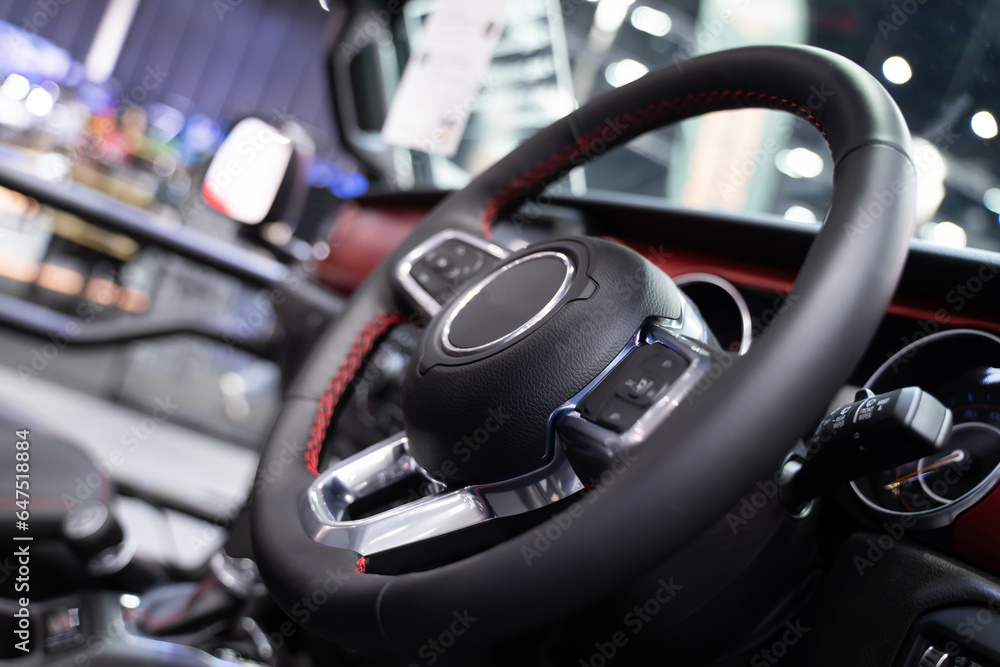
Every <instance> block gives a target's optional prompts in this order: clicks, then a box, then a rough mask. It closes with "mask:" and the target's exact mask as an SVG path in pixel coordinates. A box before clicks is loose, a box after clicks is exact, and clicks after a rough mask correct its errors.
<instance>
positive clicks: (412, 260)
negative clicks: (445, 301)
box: [396, 229, 510, 317]
mask: <svg viewBox="0 0 1000 667" xmlns="http://www.w3.org/2000/svg"><path fill="white" fill-rule="evenodd" d="M452 239H455V240H458V241H462V242H463V243H468V244H469V245H471V246H474V247H476V248H479V249H480V250H483V251H485V252H488V253H489V254H491V255H493V256H494V257H496V258H497V259H506V258H507V257H508V256H509V255H510V251H508V250H507V249H506V248H502V247H501V246H499V245H497V244H496V243H490V242H489V241H487V240H486V239H484V238H482V237H481V236H474V235H472V234H469V233H468V232H463V231H461V230H458V229H446V230H444V231H442V232H438V233H437V234H434V235H432V236H430V237H428V238H427V239H425V240H424V242H423V243H421V244H420V245H418V246H417V247H416V248H414V249H413V250H411V251H410V252H408V253H406V256H405V257H403V259H402V260H401V261H400V262H399V264H398V265H396V280H397V281H398V282H399V284H400V285H401V286H402V287H403V289H404V290H406V292H407V294H409V295H410V297H412V298H413V300H414V301H415V302H416V303H417V305H418V306H419V307H420V308H421V310H423V311H424V312H425V313H426V314H427V315H430V316H431V317H434V316H435V315H437V314H438V312H440V310H441V308H442V305H441V304H440V303H438V302H437V300H435V299H434V297H432V296H431V295H430V294H428V293H427V292H426V291H425V290H424V288H422V287H421V286H420V284H419V283H417V281H416V280H415V279H414V278H413V276H412V275H411V274H410V270H411V269H412V268H413V267H414V265H415V264H416V263H417V262H418V261H420V258H421V257H423V256H424V255H426V254H427V253H428V252H430V251H431V250H433V249H434V248H437V247H438V246H440V245H442V244H443V243H445V242H446V241H450V240H452Z"/></svg>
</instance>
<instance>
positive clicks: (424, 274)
mask: <svg viewBox="0 0 1000 667" xmlns="http://www.w3.org/2000/svg"><path fill="white" fill-rule="evenodd" d="M508 254H509V253H508V252H507V251H506V250H505V249H503V248H501V247H500V246H498V245H496V244H495V243H490V242H489V241H486V240H484V239H482V238H479V237H477V236H473V235H471V234H467V233H465V232H460V231H457V230H446V231H444V232H440V233H438V234H435V235H434V236H432V237H430V238H429V239H427V240H426V241H424V242H423V243H421V244H420V245H419V246H417V247H416V248H415V249H414V250H413V251H411V252H410V253H409V254H408V255H407V256H406V257H405V258H404V259H403V261H402V262H400V264H399V266H398V267H397V269H396V279H397V280H398V282H399V283H400V285H401V286H402V287H403V289H405V290H406V291H407V292H408V293H409V294H410V296H412V297H413V299H414V301H416V302H417V304H418V305H419V306H420V307H421V308H423V309H424V311H426V312H427V314H429V315H436V314H437V313H438V311H439V310H441V306H442V305H444V304H445V303H447V302H448V301H450V300H451V299H452V297H454V296H455V295H456V294H457V293H458V292H460V291H461V290H462V289H463V288H464V287H466V286H467V285H469V284H471V282H472V281H473V280H474V279H475V278H479V277H482V276H485V275H486V274H487V273H488V272H489V271H491V270H492V269H493V268H495V267H496V266H497V265H498V264H499V263H500V262H501V260H503V259H504V258H505V257H507V255H508Z"/></svg>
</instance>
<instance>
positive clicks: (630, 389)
mask: <svg viewBox="0 0 1000 667" xmlns="http://www.w3.org/2000/svg"><path fill="white" fill-rule="evenodd" d="M687 368H688V362H687V360H685V359H684V357H682V356H681V355H680V354H678V353H677V352H675V351H673V350H671V349H670V348H669V347H667V346H666V345H660V344H655V343H654V344H651V345H643V346H642V347H640V348H638V349H637V350H636V351H635V352H633V353H632V354H630V355H628V356H627V357H625V359H624V360H622V362H621V363H620V364H619V365H618V367H617V368H615V369H614V370H613V371H611V372H610V373H609V374H608V375H607V377H605V378H604V380H602V381H601V383H600V384H599V385H597V387H595V388H594V390H593V391H592V392H590V394H589V395H588V396H587V398H586V399H584V401H583V403H582V404H581V410H580V412H581V414H582V415H583V417H584V419H589V420H590V421H595V422H597V423H598V424H600V425H601V426H606V427H608V428H612V429H615V430H617V431H618V432H621V431H623V430H624V429H622V428H619V426H620V425H621V423H622V421H621V420H622V419H623V417H622V418H619V419H617V420H614V419H611V418H610V414H608V406H610V405H611V404H612V403H615V401H617V402H620V403H624V404H627V405H629V406H630V407H631V408H633V409H632V410H629V411H628V413H629V414H631V413H632V412H634V411H635V409H640V408H647V407H649V406H650V405H652V404H653V403H654V402H655V401H656V399H657V397H658V396H659V395H660V394H661V393H662V392H663V391H664V390H665V389H666V388H667V387H669V386H670V385H672V384H673V383H674V382H676V381H677V379H678V378H680V376H681V375H683V374H684V371H686V370H687ZM612 399H614V401H613V400H612ZM616 404H617V403H616ZM642 411H643V410H641V409H640V410H639V414H638V415H636V417H635V418H633V419H631V421H629V422H628V424H626V427H628V426H631V425H632V424H634V423H635V421H636V419H638V417H639V416H641V413H642ZM612 412H615V410H612ZM618 412H622V415H624V414H625V411H623V410H618Z"/></svg>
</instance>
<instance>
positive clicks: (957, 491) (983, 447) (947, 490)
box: [854, 422, 1000, 514]
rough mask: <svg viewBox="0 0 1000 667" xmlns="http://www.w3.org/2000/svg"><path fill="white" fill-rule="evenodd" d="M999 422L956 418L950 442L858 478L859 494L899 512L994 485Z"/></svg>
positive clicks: (999, 457)
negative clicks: (928, 453) (959, 421)
mask: <svg viewBox="0 0 1000 667" xmlns="http://www.w3.org/2000/svg"><path fill="white" fill-rule="evenodd" d="M998 466H1000V428H998V427H996V426H994V425H992V424H987V423H982V422H966V423H964V424H958V425H957V426H955V428H954V429H953V430H952V436H951V441H950V442H949V443H948V446H947V447H946V448H945V449H944V450H942V451H941V452H940V454H937V455H935V456H933V457H927V458H922V459H920V460H918V461H912V462H910V463H907V464H905V465H902V466H899V467H898V468H895V469H893V470H888V471H885V472H881V473H877V474H875V475H871V476H869V477H866V478H864V479H862V480H859V481H857V482H855V483H854V487H855V489H856V490H857V491H858V493H859V494H861V497H862V498H863V499H865V500H866V501H868V503H870V504H871V505H874V506H876V507H877V508H879V509H882V510H889V511H891V512H898V513H901V514H917V513H921V512H930V511H933V510H937V509H939V508H942V507H946V506H949V505H951V504H953V503H955V502H957V501H959V500H962V499H963V498H965V497H966V496H968V495H970V494H971V493H973V492H974V491H975V490H977V489H978V488H979V487H980V486H981V485H983V484H987V485H991V483H992V481H994V480H995V477H996V476H997V474H998V473H1000V470H998Z"/></svg>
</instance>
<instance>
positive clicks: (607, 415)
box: [597, 396, 645, 433]
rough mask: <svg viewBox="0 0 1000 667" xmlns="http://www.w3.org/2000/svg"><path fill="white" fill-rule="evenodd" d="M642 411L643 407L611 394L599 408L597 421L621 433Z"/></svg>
mask: <svg viewBox="0 0 1000 667" xmlns="http://www.w3.org/2000/svg"><path fill="white" fill-rule="evenodd" d="M644 412H645V410H644V409H643V408H641V407H639V406H637V405H634V404H632V403H629V402H627V401H624V400H622V399H620V398H617V397H615V396H612V397H611V399H610V400H608V402H607V403H605V404H604V407H602V408H601V413H600V414H599V415H598V416H597V423H598V424H600V425H601V426H606V427H607V428H610V429H612V430H615V431H618V432H619V433H621V432H622V431H624V430H626V429H628V428H629V427H630V426H632V424H634V423H635V422H636V421H637V420H638V419H639V417H641V416H642V415H643V413H644Z"/></svg>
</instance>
